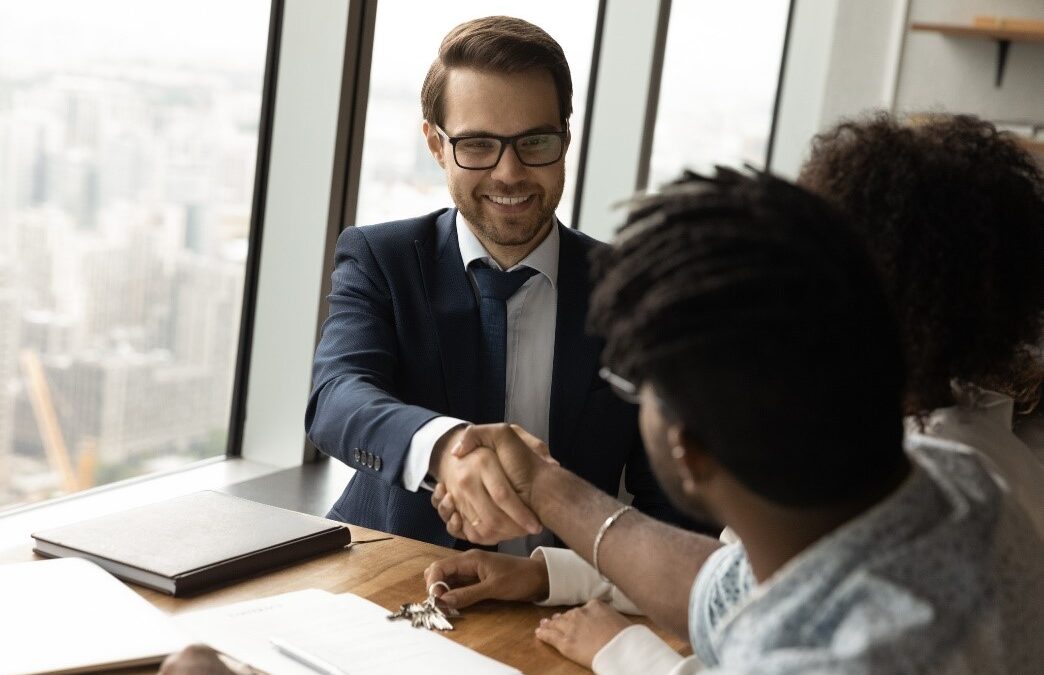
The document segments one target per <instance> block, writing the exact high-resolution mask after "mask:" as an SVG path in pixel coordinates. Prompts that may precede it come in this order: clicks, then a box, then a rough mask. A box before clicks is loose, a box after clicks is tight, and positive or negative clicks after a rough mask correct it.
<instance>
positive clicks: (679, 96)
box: [649, 0, 790, 187]
mask: <svg viewBox="0 0 1044 675" xmlns="http://www.w3.org/2000/svg"><path fill="white" fill-rule="evenodd" d="M789 7H790V0H731V1H730V2H711V1H709V0H684V1H678V0H676V1H675V2H673V3H671V16H670V23H669V24H668V28H667V45H666V51H665V53H664V60H663V79H662V80H661V83H660V101H659V107H658V110H657V115H656V128H655V132H654V136H653V149H652V158H651V162H650V171H649V185H650V186H651V187H657V186H659V185H661V184H662V183H664V182H666V181H668V180H671V179H673V178H675V177H676V176H677V175H678V174H679V173H680V172H681V170H682V169H684V168H690V169H694V170H697V171H707V170H709V169H711V168H712V167H713V166H714V165H715V164H724V165H728V166H734V167H738V166H740V165H742V164H743V163H745V162H747V163H750V164H753V165H755V166H758V167H761V166H763V165H764V164H765V155H766V152H767V150H768V137H769V131H770V129H771V127H772V108H773V104H774V102H775V97H776V88H777V84H778V80H779V68H780V60H781V59H782V57H783V40H784V38H785V36H786V31H787V12H788V10H789Z"/></svg>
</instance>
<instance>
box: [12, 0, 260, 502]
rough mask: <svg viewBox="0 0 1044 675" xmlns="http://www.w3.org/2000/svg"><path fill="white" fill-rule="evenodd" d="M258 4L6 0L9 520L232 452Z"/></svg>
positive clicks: (249, 0)
mask: <svg viewBox="0 0 1044 675" xmlns="http://www.w3.org/2000/svg"><path fill="white" fill-rule="evenodd" d="M269 11H270V8H269V6H268V3H264V2H259V1H258V0H222V1H221V2H209V1H207V0H180V1H179V2H163V3H154V2H139V1H138V0H92V1H91V2H82V1H81V0H48V1H47V2H20V1H17V0H0V509H4V508H10V507H12V506H15V505H18V504H24V503H29V502H33V501H36V500H41V499H46V498H49V497H53V496H57V495H60V494H64V493H68V492H71V491H75V490H79V489H83V488H87V487H90V486H93V485H99V484H103V483H106V482H110V481H113V480H117V479H121V478H126V477H131V476H137V475H141V474H144V473H147V472H152V471H156V470H160V469H165V468H170V467H173V466H176V465H178V464H181V463H185V462H189V461H193V460H195V459H198V458H203V457H208V456H214V455H221V454H223V453H224V452H225V438H226V435H227V425H228V419H229V407H230V402H231V394H232V381H233V371H234V367H235V360H236V348H237V341H238V332H239V314H240V305H241V301H242V295H243V278H244V261H245V258H246V250H247V238H248V232H249V227H250V204H251V198H252V193H253V184H254V166H255V156H256V151H257V140H258V122H259V113H260V108H261V95H262V84H263V78H264V65H265V55H266V49H267V38H268V20H269Z"/></svg>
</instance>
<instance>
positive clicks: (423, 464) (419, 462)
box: [402, 417, 467, 492]
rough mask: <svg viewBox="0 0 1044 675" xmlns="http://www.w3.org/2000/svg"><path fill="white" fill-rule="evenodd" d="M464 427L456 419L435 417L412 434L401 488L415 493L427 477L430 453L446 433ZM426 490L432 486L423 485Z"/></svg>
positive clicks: (461, 421) (403, 469) (463, 422)
mask: <svg viewBox="0 0 1044 675" xmlns="http://www.w3.org/2000/svg"><path fill="white" fill-rule="evenodd" d="M462 424H463V425H466V424H467V422H465V421H464V420H458V419H457V418H456V417H436V418H435V419H433V420H429V421H428V422H427V423H426V424H425V425H424V426H422V427H421V428H420V429H417V431H416V432H415V433H414V434H413V438H411V439H410V448H409V450H408V451H407V453H406V463H405V464H404V465H403V467H402V486H403V487H404V488H406V489H407V490H409V491H410V492H416V491H417V489H418V488H420V487H421V486H422V483H423V482H424V477H425V476H427V475H428V466H429V465H430V464H431V451H432V450H434V449H435V444H436V443H438V442H439V439H440V438H442V437H443V436H444V435H445V434H446V432H448V431H449V430H450V429H453V428H455V427H458V426H460V425H462ZM423 487H426V488H427V489H429V490H431V489H433V486H430V485H424V486H423Z"/></svg>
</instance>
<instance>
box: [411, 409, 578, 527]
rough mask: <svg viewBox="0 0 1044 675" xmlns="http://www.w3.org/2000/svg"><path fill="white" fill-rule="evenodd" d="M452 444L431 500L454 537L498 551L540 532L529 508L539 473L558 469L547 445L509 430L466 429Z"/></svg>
mask: <svg viewBox="0 0 1044 675" xmlns="http://www.w3.org/2000/svg"><path fill="white" fill-rule="evenodd" d="M451 443H452V444H453V445H452V447H450V448H448V449H446V450H445V451H443V452H442V454H441V456H440V457H439V459H438V467H439V468H438V477H439V484H438V486H437V487H436V489H435V491H434V492H433V493H432V499H431V501H432V505H433V506H435V508H436V509H437V510H438V512H439V516H440V517H441V518H442V520H443V521H444V522H445V523H446V530H447V531H448V532H449V533H450V534H451V535H453V536H454V537H457V538H462V539H467V540H468V541H470V542H472V543H475V544H483V545H493V544H497V543H499V542H501V541H504V540H506V539H514V538H515V537H521V536H523V535H525V534H536V533H538V532H540V531H541V529H542V526H541V524H540V520H539V519H538V518H537V516H536V514H534V513H533V511H532V509H530V508H529V506H528V505H529V504H530V501H531V500H530V494H531V491H532V486H533V480H534V478H535V476H536V474H537V472H538V471H539V470H540V469H541V468H543V467H546V466H547V465H548V464H557V462H556V461H555V460H554V459H552V458H551V454H550V451H549V450H548V447H547V444H546V443H544V442H543V441H541V440H540V439H538V438H536V437H535V436H533V435H532V434H530V433H528V432H527V431H525V430H524V429H522V428H521V427H519V426H516V425H508V424H487V425H479V426H469V427H465V428H463V429H460V430H458V431H457V432H456V433H455V435H454V436H453V437H452V438H451Z"/></svg>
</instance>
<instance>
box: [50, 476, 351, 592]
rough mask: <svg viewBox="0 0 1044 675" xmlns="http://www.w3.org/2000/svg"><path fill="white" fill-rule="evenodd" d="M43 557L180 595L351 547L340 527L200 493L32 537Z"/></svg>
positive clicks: (251, 503) (325, 521) (346, 529)
mask: <svg viewBox="0 0 1044 675" xmlns="http://www.w3.org/2000/svg"><path fill="white" fill-rule="evenodd" d="M33 539H34V540H35V544H34V546H33V550H34V551H36V552H37V553H39V554H40V555H43V556H47V557H51V558H57V557H78V558H86V559H87V560H90V561H92V562H94V563H97V564H98V565H100V566H101V567H103V568H104V569H106V570H108V571H109V572H111V573H112V574H114V575H116V576H117V577H119V578H121V579H123V580H125V581H131V582H134V583H136V584H140V585H142V586H147V587H148V588H153V589H155V590H157V591H161V592H163V593H169V594H171V595H175V596H182V595H188V594H191V593H198V592H200V591H204V590H208V589H210V588H213V587H215V586H218V585H221V584H225V583H228V582H231V581H235V580H238V579H241V578H243V577H246V576H249V575H252V574H256V573H258V572H262V571H265V570H269V569H273V568H276V567H282V566H285V565H288V564H290V563H293V562H297V561H299V560H302V559H304V558H307V557H310V556H314V555H316V554H319V553H323V552H326V551H329V550H332V549H335V548H340V547H343V546H346V545H347V544H348V543H350V542H351V539H352V536H351V533H350V532H349V531H348V528H347V527H345V526H344V525H343V524H339V523H335V522H333V521H330V520H326V519H324V518H319V517H316V516H311V515H307V514H304V513H297V512H296V511H288V510H286V509H281V508H277V507H275V506H268V505H266V504H260V503H258V502H252V501H250V500H247V499H241V498H239V497H233V496H231V495H226V494H223V493H221V492H213V491H209V490H207V491H203V492H196V493H193V494H190V495H185V496H183V497H177V498H174V499H169V500H167V501H162V502H158V503H156V504H150V505H148V506H142V507H139V508H135V509H131V510H129V511H123V512H120V513H113V514H110V515H107V516H102V517H100V518H93V519H90V520H85V521H82V522H79V523H73V524H70V525H65V526H62V527H58V528H55V529H51V530H46V531H43V532H36V533H34V534H33Z"/></svg>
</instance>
